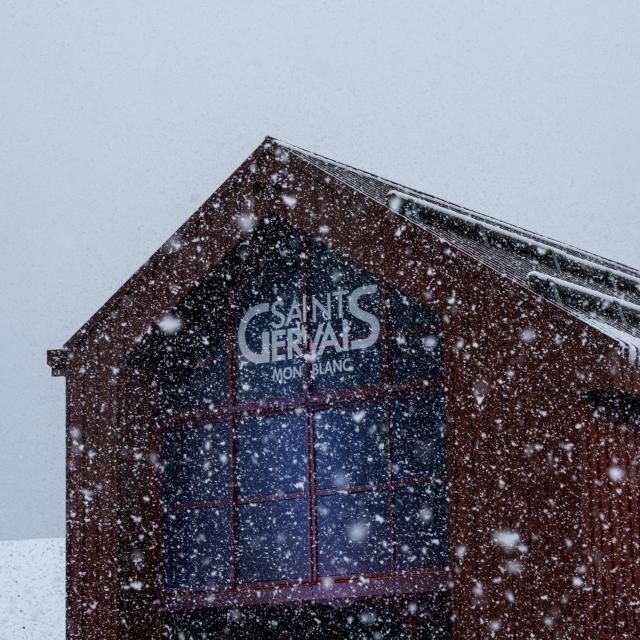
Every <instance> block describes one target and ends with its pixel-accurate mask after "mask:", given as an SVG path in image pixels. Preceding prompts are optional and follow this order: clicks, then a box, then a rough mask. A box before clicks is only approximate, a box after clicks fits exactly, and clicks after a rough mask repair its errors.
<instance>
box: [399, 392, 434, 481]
mask: <svg viewBox="0 0 640 640" xmlns="http://www.w3.org/2000/svg"><path fill="white" fill-rule="evenodd" d="M391 434H392V441H393V447H392V451H393V475H394V478H396V479H398V478H400V479H405V478H418V477H443V476H444V475H446V446H445V426H444V401H443V399H442V398H440V397H437V396H430V397H424V398H411V399H409V400H396V401H394V402H393V403H392V405H391Z"/></svg>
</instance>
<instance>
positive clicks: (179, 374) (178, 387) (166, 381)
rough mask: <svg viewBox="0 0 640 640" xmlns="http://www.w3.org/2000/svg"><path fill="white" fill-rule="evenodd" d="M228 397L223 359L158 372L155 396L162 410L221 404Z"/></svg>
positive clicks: (225, 368)
mask: <svg viewBox="0 0 640 640" xmlns="http://www.w3.org/2000/svg"><path fill="white" fill-rule="evenodd" d="M226 399H227V367H226V363H225V361H224V360H221V361H219V362H216V363H214V364H210V365H207V366H204V367H195V368H194V367H176V368H174V369H171V370H169V371H165V372H162V373H161V377H160V389H159V392H158V400H159V402H160V406H161V407H162V409H164V410H165V411H175V410H181V409H187V408H189V407H196V406H203V405H219V404H223V403H224V402H225V401H226Z"/></svg>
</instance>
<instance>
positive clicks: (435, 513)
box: [394, 484, 449, 571]
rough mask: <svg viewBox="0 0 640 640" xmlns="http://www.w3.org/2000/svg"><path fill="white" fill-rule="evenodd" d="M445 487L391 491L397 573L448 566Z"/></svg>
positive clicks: (436, 486)
mask: <svg viewBox="0 0 640 640" xmlns="http://www.w3.org/2000/svg"><path fill="white" fill-rule="evenodd" d="M446 495H447V491H446V486H445V485H443V484H442V485H433V484H432V485H427V486H420V487H402V488H400V489H396V490H395V499H394V505H395V523H396V540H397V554H396V561H397V566H398V569H399V570H400V571H411V570H415V569H427V568H430V567H446V566H448V565H449V535H448V532H447V530H448V526H447V499H446Z"/></svg>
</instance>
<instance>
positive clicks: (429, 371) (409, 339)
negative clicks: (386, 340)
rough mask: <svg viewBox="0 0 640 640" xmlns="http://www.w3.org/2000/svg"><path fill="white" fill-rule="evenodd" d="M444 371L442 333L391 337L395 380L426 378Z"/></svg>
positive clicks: (392, 371) (392, 366)
mask: <svg viewBox="0 0 640 640" xmlns="http://www.w3.org/2000/svg"><path fill="white" fill-rule="evenodd" d="M441 373H442V345H441V338H440V334H434V333H427V334H409V335H401V336H396V337H394V338H391V374H392V377H393V379H394V380H398V381H401V380H425V379H427V378H431V377H433V376H438V375H440V374H441Z"/></svg>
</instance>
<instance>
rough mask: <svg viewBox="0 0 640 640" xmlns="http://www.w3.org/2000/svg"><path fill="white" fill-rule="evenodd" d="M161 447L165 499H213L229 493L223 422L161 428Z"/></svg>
mask: <svg viewBox="0 0 640 640" xmlns="http://www.w3.org/2000/svg"><path fill="white" fill-rule="evenodd" d="M161 447H162V457H163V478H164V483H163V487H164V496H163V497H164V501H165V502H166V503H169V504H174V503H180V502H194V501H199V500H216V499H221V498H227V497H228V496H229V495H230V490H229V487H230V477H229V466H230V465H229V427H228V426H227V425H226V424H213V425H212V424H202V425H196V426H192V427H185V428H182V429H177V430H175V431H164V432H163V433H162V444H161Z"/></svg>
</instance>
